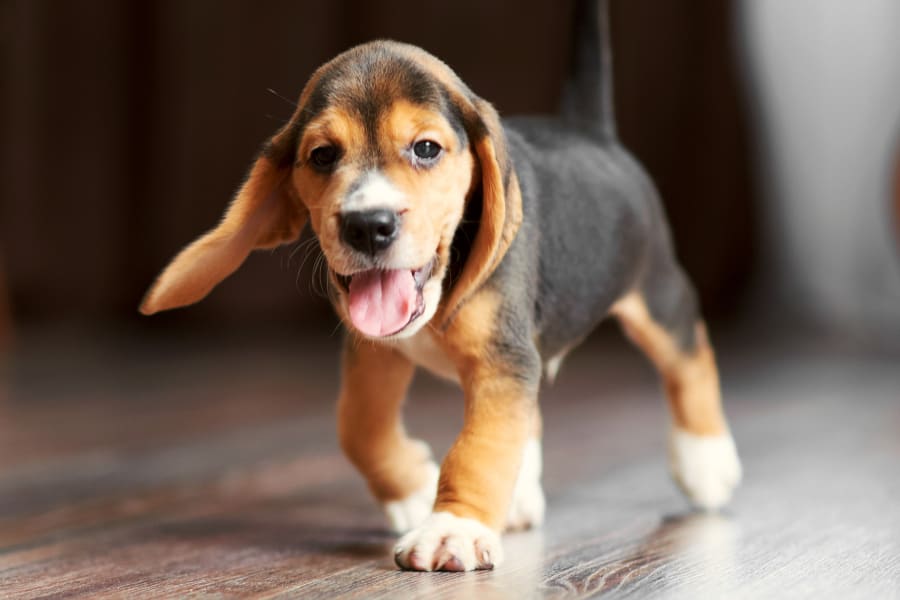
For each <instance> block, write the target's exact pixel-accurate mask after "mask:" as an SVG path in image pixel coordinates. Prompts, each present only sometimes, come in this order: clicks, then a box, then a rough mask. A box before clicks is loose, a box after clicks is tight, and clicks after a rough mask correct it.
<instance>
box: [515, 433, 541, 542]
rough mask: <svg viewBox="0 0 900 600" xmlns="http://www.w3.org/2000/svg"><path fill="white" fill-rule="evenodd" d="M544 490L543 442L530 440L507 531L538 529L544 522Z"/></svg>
mask: <svg viewBox="0 0 900 600" xmlns="http://www.w3.org/2000/svg"><path fill="white" fill-rule="evenodd" d="M545 507H546V502H545V501H544V490H543V489H542V488H541V442H540V440H537V439H532V440H529V441H528V443H527V444H526V445H525V452H524V454H523V455H522V466H521V468H520V469H519V477H518V479H516V487H515V489H514V490H513V499H512V503H511V504H510V505H509V513H508V514H507V515H506V529H507V530H508V531H516V530H522V529H528V528H530V527H538V526H539V525H541V524H542V523H543V522H544V509H545Z"/></svg>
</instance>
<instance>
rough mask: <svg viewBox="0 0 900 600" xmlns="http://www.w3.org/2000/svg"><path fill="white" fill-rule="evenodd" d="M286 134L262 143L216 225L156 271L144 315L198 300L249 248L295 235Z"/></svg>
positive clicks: (298, 207)
mask: <svg viewBox="0 0 900 600" xmlns="http://www.w3.org/2000/svg"><path fill="white" fill-rule="evenodd" d="M289 134H290V131H289V127H286V128H285V129H283V130H282V131H280V132H279V133H278V134H276V135H275V137H274V138H272V141H271V142H269V144H267V145H266V150H264V151H263V154H262V155H261V156H260V157H259V158H258V159H257V160H256V163H254V165H253V167H252V168H251V169H250V175H249V176H248V177H247V181H246V182H244V185H242V186H241V189H240V190H238V193H237V195H236V196H235V198H234V200H233V201H232V202H231V205H230V206H229V207H228V210H227V211H226V212H225V215H224V217H223V218H222V221H221V222H220V223H219V226H218V227H216V228H215V229H213V230H212V231H209V232H208V233H206V234H205V235H203V236H202V237H200V238H198V239H197V240H195V241H194V242H193V243H191V244H190V245H189V246H187V247H186V248H185V249H184V250H182V251H181V252H180V253H179V254H178V256H176V257H175V259H174V260H173V261H172V262H171V263H169V266H167V267H166V268H165V270H164V271H163V272H162V274H160V276H159V277H158V278H157V279H156V282H155V283H154V284H153V287H151V288H150V290H149V291H148V292H147V295H146V296H145V297H144V301H143V302H142V303H141V307H140V311H141V312H142V313H143V314H145V315H151V314H153V313H156V312H159V311H161V310H168V309H170V308H177V307H179V306H186V305H188V304H193V303H195V302H198V301H200V300H202V299H203V298H204V297H205V296H206V295H207V294H208V293H209V292H210V291H211V290H212V289H213V288H214V287H215V286H216V285H217V284H218V283H219V282H220V281H222V280H223V279H225V278H226V277H228V276H229V275H231V274H232V273H234V272H235V271H236V270H237V268H238V267H240V266H241V264H242V263H243V262H244V259H246V258H247V256H248V255H249V254H250V252H252V251H253V250H255V249H257V248H273V247H275V246H278V245H280V244H284V243H287V242H291V241H294V240H296V239H297V237H298V236H299V235H300V230H301V229H302V228H303V226H304V225H305V224H306V220H307V217H308V213H307V211H306V208H305V207H304V206H303V204H302V203H301V202H300V201H299V199H297V198H296V194H294V193H293V192H292V190H291V186H290V173H291V166H292V163H293V160H292V158H293V147H292V144H291V139H290V138H291V137H292V136H291V135H289ZM276 155H278V156H276Z"/></svg>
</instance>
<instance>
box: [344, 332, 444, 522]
mask: <svg viewBox="0 0 900 600" xmlns="http://www.w3.org/2000/svg"><path fill="white" fill-rule="evenodd" d="M414 370H415V367H414V366H413V364H412V363H410V362H409V360H407V359H406V357H404V356H402V355H401V354H400V353H399V352H397V351H395V350H393V349H391V348H390V347H388V346H385V345H382V344H377V343H373V342H370V341H367V340H357V339H355V338H352V337H348V338H347V341H346V342H345V346H344V359H343V372H342V385H341V394H340V398H339V400H338V434H339V437H340V441H341V447H342V448H343V450H344V453H345V454H346V455H347V457H348V458H349V459H350V461H351V462H352V463H353V464H354V465H355V466H356V468H357V469H359V471H360V472H361V473H362V475H363V477H365V478H366V481H367V482H368V484H369V489H370V490H371V491H372V494H373V495H374V496H375V498H376V499H378V501H379V502H381V504H382V506H383V507H384V510H385V513H386V514H387V517H388V520H389V521H390V523H391V527H392V528H393V529H394V530H395V531H396V532H398V533H403V532H406V531H409V530H410V529H412V528H413V527H415V526H417V525H419V524H420V523H421V522H422V521H424V520H425V518H426V517H427V516H428V515H429V514H430V513H431V508H432V506H433V504H434V497H435V492H436V490H437V478H438V467H437V465H436V464H435V462H434V461H433V460H432V458H431V450H430V449H429V447H428V445H427V444H426V443H425V442H422V441H421V440H414V439H411V438H409V437H408V436H407V435H406V430H405V428H404V427H403V422H402V420H401V415H400V409H401V407H402V405H403V400H404V398H405V396H406V390H407V388H408V387H409V383H410V381H411V380H412V376H413V372H414Z"/></svg>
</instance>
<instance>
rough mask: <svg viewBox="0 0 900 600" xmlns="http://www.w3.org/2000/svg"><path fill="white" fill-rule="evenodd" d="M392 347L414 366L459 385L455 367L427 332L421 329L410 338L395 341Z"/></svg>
mask: <svg viewBox="0 0 900 600" xmlns="http://www.w3.org/2000/svg"><path fill="white" fill-rule="evenodd" d="M394 345H395V347H396V348H397V350H399V351H400V352H401V353H402V354H403V355H404V356H405V357H406V358H408V359H409V360H411V361H412V362H413V363H414V364H415V365H416V366H419V367H422V368H424V369H425V370H427V371H428V372H429V373H432V374H433V375H437V376H438V377H440V378H441V379H446V380H448V381H452V382H454V383H459V373H458V372H457V371H456V366H455V365H454V364H453V362H452V361H451V360H450V358H449V357H448V356H447V354H446V353H445V352H444V351H443V349H441V347H440V346H438V345H437V343H436V342H435V341H434V338H433V337H432V336H431V334H430V333H429V332H428V331H427V330H425V329H423V330H421V331H419V332H418V333H416V334H415V335H413V336H411V337H408V338H403V339H401V340H397V341H396V342H395V343H394Z"/></svg>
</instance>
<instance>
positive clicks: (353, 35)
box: [0, 0, 900, 344]
mask: <svg viewBox="0 0 900 600" xmlns="http://www.w3.org/2000/svg"><path fill="white" fill-rule="evenodd" d="M572 9H573V7H572V2H571V1H566V2H552V3H551V2H542V1H539V0H524V1H521V2H516V3H511V2H506V3H504V2H491V3H483V2H478V1H476V0H461V1H459V2H454V3H409V2H404V1H401V0H377V1H371V0H337V1H334V2H325V3H306V2H293V1H288V0H271V1H267V2H264V3H249V2H243V1H239V0H225V1H218V0H217V1H212V0H209V1H204V0H191V1H188V2H182V1H175V0H171V1H158V2H118V1H116V0H89V1H85V2H66V1H51V0H4V1H3V2H0V11H2V12H0V43H2V60H3V62H2V67H0V73H2V88H3V91H2V96H0V118H2V121H0V126H2V131H3V133H2V137H0V145H2V146H0V151H2V155H0V157H2V160H0V201H2V205H0V261H2V264H3V270H2V271H0V273H4V274H5V278H6V284H5V287H6V290H7V293H8V296H9V298H8V301H7V304H8V307H9V308H8V309H7V310H8V312H11V314H12V318H13V320H14V322H15V323H16V326H17V328H19V329H21V330H22V331H28V330H29V328H31V327H32V326H39V327H43V326H54V327H55V326H60V325H63V324H65V325H66V326H69V327H75V328H77V329H80V330H84V331H93V330H100V329H103V330H107V331H108V330H118V331H132V330H135V329H136V330H137V331H139V332H142V331H144V330H147V329H148V328H149V329H152V330H154V331H160V330H162V329H165V328H167V327H176V328H179V329H181V330H184V328H185V327H191V328H197V330H198V331H199V330H202V329H203V328H220V327H223V323H224V322H226V321H227V322H228V323H229V325H228V327H236V328H253V327H261V326H267V327H275V328H279V329H280V328H285V327H286V328H291V329H296V330H298V331H299V330H306V329H308V328H310V327H323V328H333V327H334V326H335V324H336V321H335V320H334V318H333V316H332V315H331V311H330V309H329V307H328V306H327V304H326V302H324V300H323V299H322V297H321V295H320V294H316V293H315V288H316V287H318V285H316V286H314V285H313V284H312V281H313V277H312V270H311V267H312V265H313V263H314V260H306V261H304V257H305V256H306V254H307V253H306V252H305V251H304V250H299V251H298V250H297V247H296V246H294V247H291V246H288V247H285V248H282V249H279V250H277V251H274V252H265V253H259V254H258V255H255V256H253V257H252V258H251V260H249V262H248V263H247V264H246V265H245V266H244V268H243V269H241V270H240V271H239V273H237V274H236V275H235V276H234V277H232V278H231V279H230V280H228V281H226V282H225V283H224V284H223V285H222V286H220V288H219V289H217V290H216V291H215V293H213V294H212V295H211V296H210V298H209V299H208V300H207V301H205V302H204V303H202V304H200V305H198V306H196V307H193V308H190V309H188V310H183V311H177V312H175V313H173V314H170V315H162V316H160V317H155V318H154V319H153V320H147V319H142V318H140V317H139V316H138V315H137V312H136V310H135V309H136V306H137V304H138V302H139V300H140V298H141V295H142V294H143V292H144V291H145V289H146V288H147V287H148V285H149V283H150V282H151V281H152V280H153V278H154V276H155V275H156V273H157V272H158V271H159V270H160V269H161V268H162V267H163V266H164V265H165V264H166V262H167V260H168V259H169V258H170V257H171V256H172V255H173V254H174V253H175V252H176V251H177V250H178V249H179V248H180V247H181V246H183V245H184V244H186V243H187V242H188V241H190V240H191V239H193V238H194V237H195V236H197V235H198V234H200V233H201V232H203V231H205V230H206V229H208V228H209V227H211V226H212V225H213V224H214V223H215V222H216V220H217V219H218V217H219V215H220V214H221V212H222V210H223V208H224V206H225V204H226V203H227V202H228V200H229V198H230V195H231V193H232V192H233V191H234V190H235V188H236V187H237V186H238V184H239V183H240V181H241V180H242V178H243V176H244V174H245V172H246V169H247V168H248V165H249V164H250V160H251V158H252V157H253V156H254V154H255V152H256V151H257V149H258V148H259V146H260V144H261V143H262V141H264V140H265V139H266V138H267V137H268V135H270V134H271V133H272V132H273V131H274V130H275V129H277V128H278V127H279V126H280V124H281V123H282V122H283V121H285V120H286V119H287V118H288V117H289V116H290V114H291V112H292V106H291V104H290V102H289V101H286V100H284V99H282V98H281V96H283V97H284V98H286V99H289V100H291V101H292V100H293V99H295V98H296V97H297V96H298V94H299V92H300V90H301V88H302V86H303V84H304V83H305V81H306V79H307V78H308V76H309V75H310V74H311V72H312V71H313V70H314V69H315V67H316V66H318V65H319V64H321V63H323V62H324V61H326V60H328V59H329V58H331V57H332V56H334V55H335V54H337V53H338V52H340V51H341V50H343V49H346V48H347V47H349V46H351V45H353V44H356V43H359V42H362V41H366V40H370V39H373V38H379V37H389V38H395V39H399V40H404V41H409V42H412V43H416V44H419V45H421V46H423V47H425V48H426V49H428V50H430V51H431V52H433V53H434V54H436V55H437V56H439V57H441V58H443V59H444V60H445V61H446V62H448V63H449V64H450V65H451V66H452V67H453V68H454V69H455V70H456V71H457V72H458V73H459V74H460V75H461V76H462V78H463V79H464V80H465V81H467V82H468V83H469V84H470V85H471V87H472V88H473V89H474V90H475V91H476V92H477V93H479V94H480V95H482V96H483V97H485V98H487V99H489V100H490V101H492V102H493V103H494V104H495V105H496V106H497V107H498V109H499V110H500V112H501V114H507V115H512V114H520V113H532V112H550V111H552V110H554V108H555V106H556V104H557V100H558V96H559V90H560V88H561V85H562V82H563V78H564V76H565V68H566V64H567V58H568V48H569V33H570V28H571V24H570V23H571V18H572ZM844 13H847V14H846V15H845V14H844ZM897 22H900V7H898V5H897V4H896V3H895V2H891V1H890V0H867V1H866V2H863V3H859V5H856V4H854V6H853V7H852V8H847V7H843V4H842V3H840V2H818V1H814V0H807V1H798V2H793V3H790V6H785V5H783V3H779V2H777V1H775V0H769V1H766V0H762V1H749V0H748V1H746V2H743V3H742V2H722V1H721V0H697V1H690V2H689V1H688V0H672V1H670V2H665V3H659V2H655V1H653V0H629V1H627V2H625V1H620V2H613V5H612V29H613V37H614V46H615V48H614V50H615V78H616V82H615V83H616V88H615V95H616V110H617V112H618V119H619V124H620V132H621V137H622V138H623V140H624V142H625V144H626V145H627V146H628V147H629V148H630V149H631V150H632V151H633V152H634V153H635V154H636V155H637V156H638V157H639V159H640V160H641V161H642V162H643V163H644V164H645V165H646V167H647V169H648V170H649V171H650V173H651V174H652V176H653V178H654V180H655V181H656V183H657V185H658V187H659V188H660V190H661V193H662V197H663V199H664V201H665V203H666V206H667V209H668V212H669V216H670V220H671V224H672V228H673V230H674V235H675V239H676V242H677V247H678V252H679V255H680V257H681V259H682V261H683V263H684V265H685V267H686V268H687V270H688V272H689V273H690V275H691V276H692V278H693V280H694V281H695V282H696V285H697V287H698V288H699V290H700V294H701V297H702V300H703V304H704V307H705V310H706V312H707V314H708V315H709V317H710V318H711V319H712V320H714V321H715V320H719V321H722V322H733V321H735V320H738V321H740V320H742V319H746V318H748V317H751V316H752V317H753V318H754V319H756V318H757V317H759V316H760V315H762V316H763V317H764V318H765V319H766V320H767V322H772V321H776V322H779V323H782V324H784V323H787V324H790V325H791V326H798V327H805V326H811V327H814V328H816V329H818V330H822V331H826V330H827V331H832V332H835V333H836V334H838V335H849V336H852V337H854V338H855V339H857V340H859V339H864V340H868V341H873V342H875V343H878V344H885V343H887V344H890V343H891V339H892V338H894V337H896V334H897V332H898V331H900V326H898V322H900V284H898V280H900V276H898V267H897V247H896V245H895V240H896V233H897V228H898V226H897V224H898V218H897V217H896V216H892V215H896V210H897V209H896V204H897V203H898V202H900V200H897V198H898V195H897V194H898V192H897V188H896V184H895V183H894V182H895V180H896V178H897V177H900V175H896V173H898V172H900V170H898V167H897V165H898V162H897V157H896V152H895V150H896V147H897V144H896V143H897V132H898V130H900V126H898V124H900V111H898V107H900V91H898V90H900V83H898V80H900V76H898V73H900V69H898V68H897V67H898V65H897V62H898V60H900V59H898V57H900V47H898V36H896V35H894V34H893V30H892V29H891V27H892V26H893V24H896V23H897ZM879 30H883V31H882V32H881V34H880V35H879ZM301 265H303V268H302V269H301ZM301 271H302V272H301ZM0 310H2V307H0Z"/></svg>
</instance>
